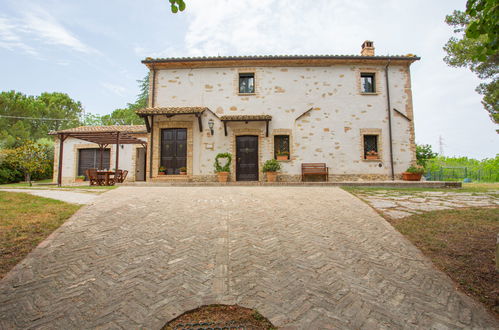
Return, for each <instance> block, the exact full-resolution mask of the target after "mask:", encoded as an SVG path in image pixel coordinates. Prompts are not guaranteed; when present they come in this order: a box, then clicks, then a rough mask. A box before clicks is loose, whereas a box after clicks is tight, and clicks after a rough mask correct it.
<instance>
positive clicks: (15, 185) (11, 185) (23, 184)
mask: <svg viewBox="0 0 499 330" xmlns="http://www.w3.org/2000/svg"><path fill="white" fill-rule="evenodd" d="M31 183H33V187H35V186H36V185H37V184H40V183H42V184H48V183H52V179H45V180H39V181H31ZM24 187H29V183H26V182H18V183H7V184H0V188H24Z"/></svg>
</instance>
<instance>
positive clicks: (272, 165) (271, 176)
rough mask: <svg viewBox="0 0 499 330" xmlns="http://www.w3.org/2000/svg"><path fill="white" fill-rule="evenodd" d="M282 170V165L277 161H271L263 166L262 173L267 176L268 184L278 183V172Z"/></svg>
mask: <svg viewBox="0 0 499 330" xmlns="http://www.w3.org/2000/svg"><path fill="white" fill-rule="evenodd" d="M280 169H281V164H279V162H278V161H277V160H275V159H269V160H267V161H266V162H265V164H263V169H262V171H263V172H264V173H266V174H267V181H268V182H276V179H277V171H279V170H280Z"/></svg>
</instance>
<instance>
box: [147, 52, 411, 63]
mask: <svg viewBox="0 0 499 330" xmlns="http://www.w3.org/2000/svg"><path fill="white" fill-rule="evenodd" d="M293 59H359V60H386V59H393V60H409V61H414V60H419V59H420V58H419V57H418V56H416V55H413V54H407V55H387V56H362V55H248V56H200V57H163V58H152V57H147V58H146V59H145V60H143V61H142V63H144V64H146V63H161V62H198V61H227V60H237V61H244V60H293Z"/></svg>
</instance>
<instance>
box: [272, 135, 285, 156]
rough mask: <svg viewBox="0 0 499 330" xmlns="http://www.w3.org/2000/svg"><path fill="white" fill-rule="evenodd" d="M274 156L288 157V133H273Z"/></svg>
mask: <svg viewBox="0 0 499 330" xmlns="http://www.w3.org/2000/svg"><path fill="white" fill-rule="evenodd" d="M274 158H275V159H279V160H287V159H289V135H274Z"/></svg>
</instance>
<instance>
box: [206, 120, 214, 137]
mask: <svg viewBox="0 0 499 330" xmlns="http://www.w3.org/2000/svg"><path fill="white" fill-rule="evenodd" d="M213 126H215V122H214V121H213V119H211V118H210V120H208V127H209V128H210V133H211V135H213V133H214V131H213Z"/></svg>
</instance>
